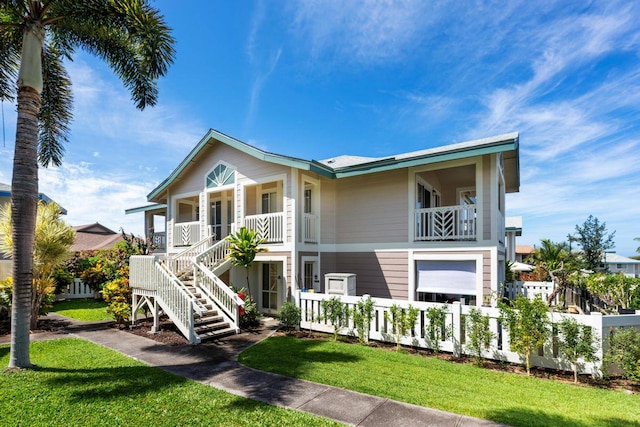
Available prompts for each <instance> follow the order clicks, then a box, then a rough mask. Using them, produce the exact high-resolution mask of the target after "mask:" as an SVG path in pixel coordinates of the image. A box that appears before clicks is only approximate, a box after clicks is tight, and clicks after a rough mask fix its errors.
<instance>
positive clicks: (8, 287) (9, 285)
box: [0, 277, 13, 321]
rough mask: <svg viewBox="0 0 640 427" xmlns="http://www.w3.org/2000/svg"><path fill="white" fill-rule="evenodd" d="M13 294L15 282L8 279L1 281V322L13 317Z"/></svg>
mask: <svg viewBox="0 0 640 427" xmlns="http://www.w3.org/2000/svg"><path fill="white" fill-rule="evenodd" d="M12 293H13V280H11V277H7V278H6V279H5V280H0V321H2V320H4V319H8V318H9V316H11V298H12Z"/></svg>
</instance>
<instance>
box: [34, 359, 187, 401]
mask: <svg viewBox="0 0 640 427" xmlns="http://www.w3.org/2000/svg"><path fill="white" fill-rule="evenodd" d="M35 370H36V371H39V372H44V373H47V374H51V375H48V378H46V379H44V383H45V384H47V385H49V386H51V387H64V388H67V389H68V390H69V394H68V395H67V396H68V398H69V400H70V401H71V402H72V403H79V402H83V401H87V400H111V399H121V398H123V397H126V396H129V397H135V396H138V395H143V394H147V393H150V392H156V391H158V390H160V389H163V388H170V387H173V386H175V385H178V384H183V383H184V382H186V381H187V379H185V378H182V377H179V376H176V375H171V374H167V373H166V372H163V371H160V370H158V369H156V368H153V367H150V366H117V367H113V368H91V369H71V368H54V367H44V366H42V367H36V369H35Z"/></svg>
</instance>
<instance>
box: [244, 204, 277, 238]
mask: <svg viewBox="0 0 640 427" xmlns="http://www.w3.org/2000/svg"><path fill="white" fill-rule="evenodd" d="M244 226H245V227H247V228H248V229H249V230H256V231H257V232H258V236H259V237H260V238H261V239H264V243H282V242H284V213H283V212H276V213H270V214H262V215H249V216H246V217H245V218H244Z"/></svg>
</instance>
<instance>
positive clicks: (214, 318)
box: [195, 313, 223, 326]
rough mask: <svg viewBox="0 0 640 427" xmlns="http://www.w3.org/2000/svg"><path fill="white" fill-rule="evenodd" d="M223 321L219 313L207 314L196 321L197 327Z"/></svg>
mask: <svg viewBox="0 0 640 427" xmlns="http://www.w3.org/2000/svg"><path fill="white" fill-rule="evenodd" d="M222 320H223V317H222V316H218V315H217V313H205V315H204V316H203V317H200V318H198V320H196V321H195V324H196V326H199V325H203V324H206V323H214V322H221V321H222Z"/></svg>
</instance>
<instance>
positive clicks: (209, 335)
mask: <svg viewBox="0 0 640 427" xmlns="http://www.w3.org/2000/svg"><path fill="white" fill-rule="evenodd" d="M235 333H236V330H235V329H234V328H225V329H219V330H216V331H210V332H205V333H202V334H200V333H198V337H199V338H200V341H210V340H214V339H216V338H221V337H226V336H227V335H233V334H235Z"/></svg>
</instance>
